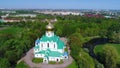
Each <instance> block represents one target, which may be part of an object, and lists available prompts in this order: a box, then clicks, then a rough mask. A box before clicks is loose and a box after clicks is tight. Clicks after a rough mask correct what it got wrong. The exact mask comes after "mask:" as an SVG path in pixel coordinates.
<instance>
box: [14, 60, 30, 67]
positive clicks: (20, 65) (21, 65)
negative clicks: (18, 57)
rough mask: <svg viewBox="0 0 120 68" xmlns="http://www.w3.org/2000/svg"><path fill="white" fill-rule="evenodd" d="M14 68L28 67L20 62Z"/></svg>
mask: <svg viewBox="0 0 120 68" xmlns="http://www.w3.org/2000/svg"><path fill="white" fill-rule="evenodd" d="M15 68H30V67H29V66H28V65H27V64H25V62H24V61H22V62H20V63H19V64H17V65H16V67H15Z"/></svg>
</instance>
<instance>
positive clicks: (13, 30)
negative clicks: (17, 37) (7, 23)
mask: <svg viewBox="0 0 120 68" xmlns="http://www.w3.org/2000/svg"><path fill="white" fill-rule="evenodd" d="M21 31H23V28H19V27H7V28H6V29H3V30H1V31H0V34H6V33H9V34H17V33H19V32H21Z"/></svg>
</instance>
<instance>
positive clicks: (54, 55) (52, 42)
mask: <svg viewBox="0 0 120 68" xmlns="http://www.w3.org/2000/svg"><path fill="white" fill-rule="evenodd" d="M53 28H54V27H53V25H52V24H50V23H49V24H48V25H47V26H46V34H45V35H43V36H42V37H41V38H38V39H37V40H36V41H35V47H34V57H35V58H43V63H48V62H49V61H56V62H59V61H60V60H64V59H68V53H67V52H65V48H66V46H65V44H64V42H63V41H62V40H60V38H59V36H56V35H55V34H54V32H53Z"/></svg>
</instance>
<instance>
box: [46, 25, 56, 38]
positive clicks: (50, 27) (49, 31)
mask: <svg viewBox="0 0 120 68" xmlns="http://www.w3.org/2000/svg"><path fill="white" fill-rule="evenodd" d="M53 29H54V27H53V25H52V24H51V23H49V24H48V25H47V26H46V36H47V37H52V36H54V31H53Z"/></svg>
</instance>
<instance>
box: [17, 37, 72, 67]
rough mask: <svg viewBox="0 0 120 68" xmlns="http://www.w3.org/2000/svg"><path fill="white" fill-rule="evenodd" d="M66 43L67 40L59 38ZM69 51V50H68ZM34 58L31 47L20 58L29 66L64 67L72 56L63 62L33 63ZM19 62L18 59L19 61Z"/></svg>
mask: <svg viewBox="0 0 120 68" xmlns="http://www.w3.org/2000/svg"><path fill="white" fill-rule="evenodd" d="M61 40H63V41H64V42H65V44H67V40H66V39H65V38H61ZM68 52H70V50H69V51H68ZM33 58H34V54H33V48H32V49H30V50H29V51H28V52H27V53H26V56H25V57H23V58H22V59H21V61H22V60H24V61H25V63H26V64H27V65H29V67H30V68H65V67H67V66H68V65H70V64H71V63H72V60H73V59H72V57H71V56H69V59H66V60H65V61H64V62H63V64H44V63H33V62H32V59H33ZM19 62H20V61H19Z"/></svg>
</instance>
